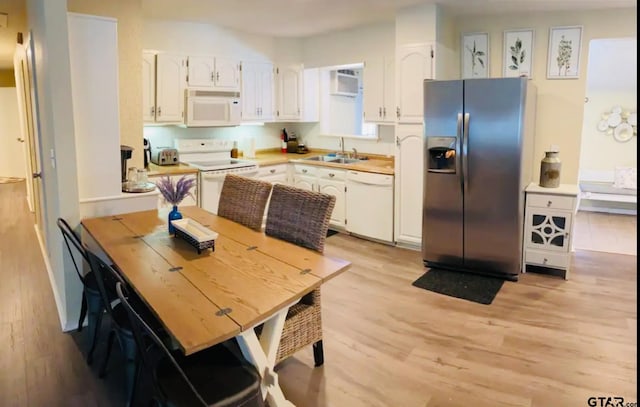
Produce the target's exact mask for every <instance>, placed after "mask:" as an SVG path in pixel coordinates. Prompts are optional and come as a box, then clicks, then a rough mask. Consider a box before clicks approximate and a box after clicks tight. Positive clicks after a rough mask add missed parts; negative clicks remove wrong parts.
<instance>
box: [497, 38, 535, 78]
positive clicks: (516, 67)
mask: <svg viewBox="0 0 640 407" xmlns="http://www.w3.org/2000/svg"><path fill="white" fill-rule="evenodd" d="M533 39H534V30H533V29H522V30H509V31H505V32H504V51H503V57H502V58H503V59H502V64H503V70H502V76H504V77H505V78H513V77H518V76H526V77H528V78H532V77H533Z"/></svg>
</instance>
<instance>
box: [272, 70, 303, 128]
mask: <svg viewBox="0 0 640 407" xmlns="http://www.w3.org/2000/svg"><path fill="white" fill-rule="evenodd" d="M276 75H277V83H278V101H277V104H278V107H277V109H276V118H277V119H278V120H299V119H300V101H301V100H302V86H303V77H302V67H301V66H300V65H292V66H285V67H279V68H278V69H277V70H276Z"/></svg>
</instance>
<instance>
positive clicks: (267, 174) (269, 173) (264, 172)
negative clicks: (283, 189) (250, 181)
mask: <svg viewBox="0 0 640 407" xmlns="http://www.w3.org/2000/svg"><path fill="white" fill-rule="evenodd" d="M256 177H257V178H259V179H261V180H263V181H268V182H271V183H272V184H288V183H289V165H288V164H275V165H268V166H266V167H260V168H259V169H258V175H257V176H256Z"/></svg>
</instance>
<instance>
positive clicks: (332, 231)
mask: <svg viewBox="0 0 640 407" xmlns="http://www.w3.org/2000/svg"><path fill="white" fill-rule="evenodd" d="M338 233H340V232H338V231H336V230H331V229H329V230H327V237H330V236H333V235H336V234H338Z"/></svg>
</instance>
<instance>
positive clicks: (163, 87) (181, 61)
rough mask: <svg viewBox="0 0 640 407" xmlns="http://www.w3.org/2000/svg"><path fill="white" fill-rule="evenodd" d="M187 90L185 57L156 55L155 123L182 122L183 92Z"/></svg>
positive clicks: (164, 54)
mask: <svg viewBox="0 0 640 407" xmlns="http://www.w3.org/2000/svg"><path fill="white" fill-rule="evenodd" d="M186 88H187V57H186V56H184V55H175V54H166V53H160V54H158V55H156V109H155V121H156V122H162V123H167V122H169V123H172V122H182V121H183V120H184V91H185V89H186Z"/></svg>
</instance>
